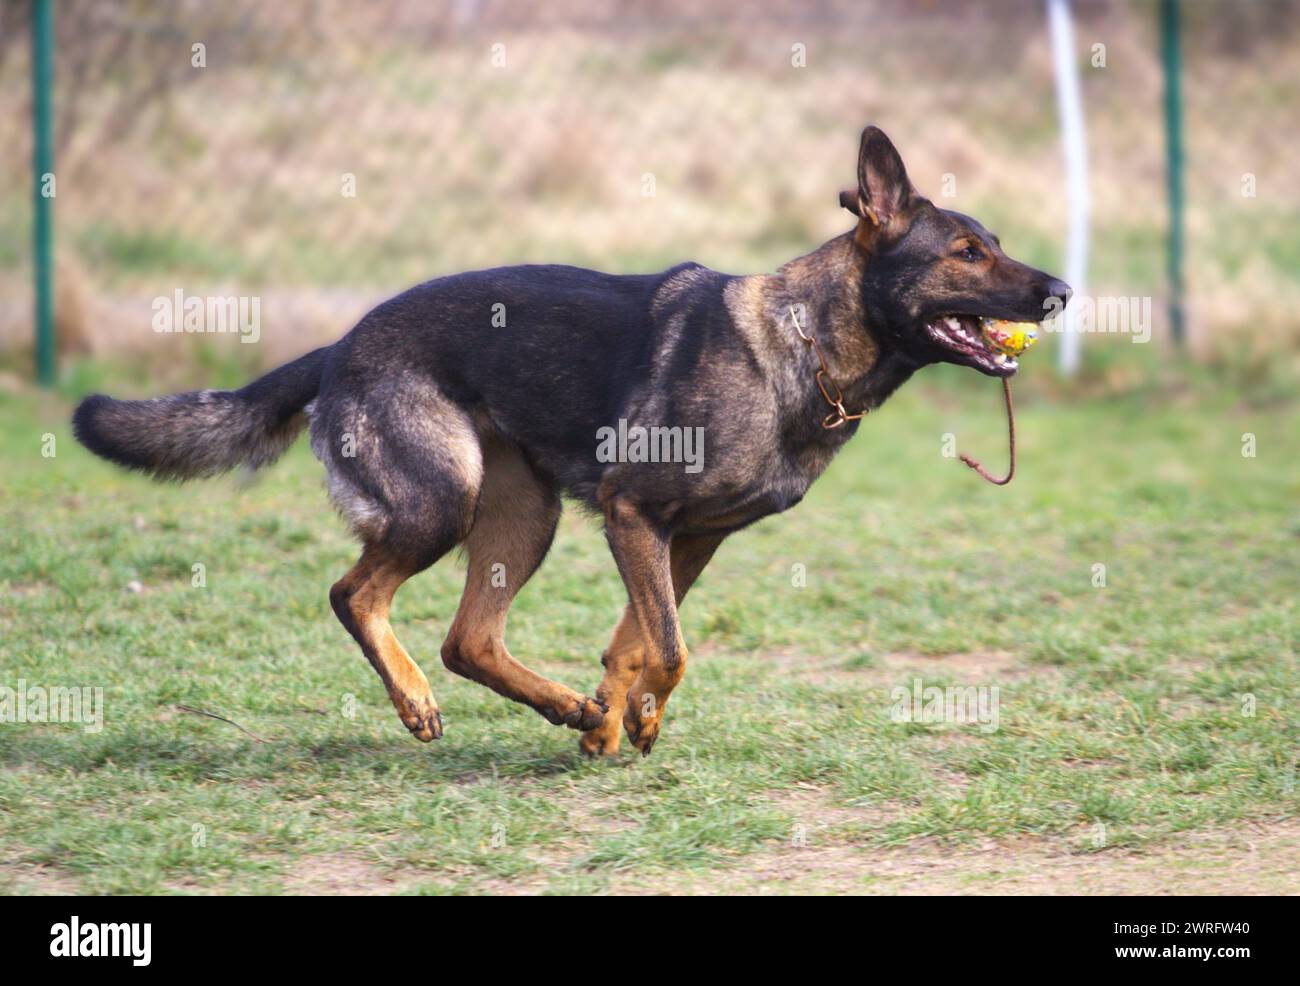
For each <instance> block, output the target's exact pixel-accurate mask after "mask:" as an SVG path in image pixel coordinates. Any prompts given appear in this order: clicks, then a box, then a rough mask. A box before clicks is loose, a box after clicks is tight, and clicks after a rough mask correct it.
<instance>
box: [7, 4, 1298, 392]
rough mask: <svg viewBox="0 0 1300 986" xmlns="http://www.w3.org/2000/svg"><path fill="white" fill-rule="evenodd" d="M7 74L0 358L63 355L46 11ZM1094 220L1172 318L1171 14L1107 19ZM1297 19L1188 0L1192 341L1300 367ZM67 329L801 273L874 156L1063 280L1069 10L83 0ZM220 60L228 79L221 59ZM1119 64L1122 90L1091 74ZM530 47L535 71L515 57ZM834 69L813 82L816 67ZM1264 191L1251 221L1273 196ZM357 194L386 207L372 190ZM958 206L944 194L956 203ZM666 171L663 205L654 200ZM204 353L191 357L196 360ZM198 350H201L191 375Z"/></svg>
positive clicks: (1096, 131) (1283, 9)
mask: <svg viewBox="0 0 1300 986" xmlns="http://www.w3.org/2000/svg"><path fill="white" fill-rule="evenodd" d="M0 9H2V10H3V12H4V21H5V23H4V34H3V36H4V37H5V38H6V39H7V40H6V42H5V43H4V44H3V46H2V47H0V128H3V138H2V139H0V179H2V180H0V233H2V234H3V242H4V245H3V249H0V338H3V339H5V340H7V341H8V342H9V343H10V345H11V346H17V347H19V349H21V347H22V346H24V345H25V343H26V340H27V339H28V338H29V337H30V334H31V293H30V292H31V289H30V250H29V247H28V244H29V242H30V215H31V213H30V203H29V198H30V193H29V188H30V146H31V145H30V133H29V126H30V118H29V109H30V91H29V66H28V63H27V58H28V51H27V44H26V31H27V23H26V17H27V5H26V4H23V3H15V4H11V5H8V6H5V7H4V8H0ZM1075 9H1076V15H1077V24H1076V29H1077V38H1076V40H1077V50H1078V58H1079V63H1080V66H1081V73H1082V85H1083V93H1084V100H1085V108H1086V114H1087V124H1088V142H1089V160H1090V168H1091V192H1092V201H1093V221H1092V228H1093V251H1092V252H1093V257H1092V276H1091V278H1090V283H1089V286H1088V287H1089V291H1090V292H1091V293H1097V294H1111V295H1135V294H1136V295H1154V296H1155V298H1156V306H1155V310H1156V314H1157V319H1158V324H1157V328H1156V331H1157V335H1158V336H1159V335H1162V334H1163V333H1164V331H1165V325H1164V313H1163V309H1162V301H1163V295H1164V291H1165V288H1164V284H1165V279H1164V244H1163V235H1164V226H1165V221H1166V218H1165V217H1166V209H1165V197H1164V196H1165V184H1164V137H1163V131H1162V118H1161V93H1162V76H1161V70H1160V62H1159V38H1158V35H1157V31H1156V12H1155V8H1154V5H1153V4H1151V3H1118V2H1113V3H1112V2H1107V3H1082V4H1076V5H1075ZM1298 23H1300V18H1298V17H1297V10H1296V7H1295V6H1294V5H1293V4H1278V3H1240V4H1223V5H1217V4H1208V3H1206V4H1200V3H1196V4H1188V5H1185V9H1184V45H1185V63H1186V70H1185V76H1184V96H1185V102H1186V120H1187V145H1188V248H1189V256H1188V265H1187V282H1188V286H1189V291H1190V296H1189V303H1190V306H1191V328H1192V332H1193V336H1194V340H1195V341H1196V343H1197V346H1198V348H1199V349H1200V350H1201V351H1203V352H1204V351H1213V350H1215V349H1219V350H1221V349H1222V348H1223V345H1222V344H1223V340H1225V339H1228V340H1231V342H1230V345H1231V346H1233V347H1236V346H1237V345H1238V343H1239V342H1240V341H1242V340H1247V341H1249V343H1250V346H1251V347H1253V348H1261V347H1262V348H1263V349H1264V350H1266V351H1269V352H1270V353H1276V352H1278V351H1286V352H1289V353H1292V354H1293V353H1294V352H1295V350H1296V348H1297V345H1296V344H1297V332H1296V329H1295V327H1294V326H1295V321H1294V319H1293V318H1292V317H1291V313H1292V312H1293V311H1294V310H1295V307H1296V302H1297V300H1300V299H1297V294H1298V293H1300V278H1298V277H1297V273H1296V271H1297V269H1298V268H1300V246H1298V245H1297V238H1296V237H1295V235H1294V233H1293V232H1292V231H1293V230H1294V229H1295V228H1296V220H1297V219H1298V218H1300V190H1298V189H1297V187H1296V184H1295V182H1294V181H1293V180H1291V179H1290V177H1289V175H1288V173H1287V171H1286V169H1285V164H1286V162H1287V150H1288V146H1289V144H1288V142H1289V140H1290V139H1291V135H1292V134H1294V132H1295V129H1296V126H1295V125H1296V110H1295V107H1296V105H1297V102H1298V99H1300V75H1298V74H1297V73H1296V72H1295V71H1294V66H1295V65H1296V64H1297V61H1298V60H1300V35H1298V34H1297V24H1298ZM57 34H58V44H57V54H56V99H55V106H56V134H57V143H58V148H57V152H58V156H57V169H56V173H57V176H58V182H59V184H58V197H57V202H56V217H57V244H58V255H59V269H60V272H61V275H62V277H61V290H60V295H59V300H60V307H61V309H62V312H61V314H62V315H63V322H64V324H70V323H71V324H72V327H73V328H74V329H75V328H77V327H78V326H79V327H80V328H81V329H82V331H83V333H84V335H85V336H86V342H87V344H88V345H89V346H90V347H91V348H92V349H93V350H94V351H96V352H98V353H115V352H123V351H126V352H132V351H137V350H138V351H140V353H141V354H142V358H145V359H148V360H152V361H154V362H156V363H157V364H158V366H157V367H156V369H158V370H160V371H161V370H164V369H165V368H166V366H167V365H169V364H174V363H175V362H176V361H177V360H182V361H187V360H188V358H187V357H185V356H183V353H185V352H187V351H191V350H192V348H193V347H192V346H191V345H190V343H192V340H185V339H184V338H178V339H174V340H173V339H167V340H163V341H162V342H161V343H160V341H159V337H158V336H157V335H155V334H154V333H153V332H152V331H151V329H150V324H149V318H150V307H149V306H150V303H151V301H152V299H153V298H154V297H156V296H158V295H168V296H169V295H171V293H172V292H173V291H174V290H175V289H177V288H181V289H183V290H184V291H186V292H187V293H190V294H205V293H214V292H223V293H243V294H257V295H259V296H260V297H261V298H262V304H263V317H264V333H263V338H264V343H265V344H264V345H261V346H254V347H244V348H245V349H248V350H255V351H256V352H255V353H242V352H241V353H238V354H237V355H239V356H240V357H241V358H242V359H244V360H245V361H246V362H258V363H263V364H265V363H267V362H272V361H274V360H276V359H279V358H281V357H282V356H284V355H285V354H287V353H290V352H294V351H299V350H302V349H304V348H306V347H307V346H308V345H310V344H312V343H314V342H316V341H319V340H321V339H328V338H333V337H335V336H337V335H338V334H340V333H341V332H343V331H346V329H347V328H348V327H349V326H350V325H351V323H352V322H353V321H354V320H355V319H356V318H357V317H358V316H359V315H360V314H361V313H362V312H363V311H364V310H365V309H366V307H368V306H369V305H370V304H371V303H373V302H374V301H375V300H377V299H378V298H380V297H382V296H384V295H386V294H388V293H391V292H393V291H395V290H398V289H400V288H402V287H405V286H408V285H410V284H412V283H416V282H418V281H421V280H424V279H426V278H428V277H431V276H434V275H437V274H440V273H446V272H451V271H455V270H462V269H468V268H473V267H483V266H491V265H495V264H503V263H512V262H523V261H537V262H551V261H562V262H572V263H578V264H582V265H586V266H593V267H599V268H604V269H610V270H619V271H632V270H647V269H656V268H661V267H663V266H666V265H668V264H671V263H674V262H677V261H680V260H683V259H695V260H698V261H700V262H703V263H706V264H709V265H712V266H716V267H719V268H722V269H725V270H736V271H752V270H761V269H770V268H772V267H774V266H776V265H777V264H779V263H781V262H782V261H783V260H786V259H789V258H790V257H792V256H795V255H797V254H799V253H802V252H805V251H806V250H808V249H810V248H811V247H813V246H814V245H816V244H817V243H818V242H820V241H822V240H823V239H825V238H827V237H829V236H831V235H834V234H835V233H837V232H840V231H841V230H842V229H844V228H845V226H846V216H845V214H844V213H843V212H841V211H839V210H838V209H837V208H836V205H835V193H836V191H837V190H838V189H839V188H840V187H842V186H844V185H846V184H848V183H849V182H850V181H851V179H852V176H853V156H854V151H855V142H856V138H857V133H858V131H859V129H860V128H861V126H862V125H863V124H864V123H865V122H867V121H874V122H876V123H878V124H880V125H881V126H883V127H884V128H885V129H886V130H887V131H888V132H889V133H890V134H891V135H892V136H893V137H894V139H895V141H896V142H897V144H898V145H899V147H900V148H901V149H902V151H903V153H904V156H905V158H906V160H907V161H908V164H909V168H910V169H911V173H912V176H913V179H914V180H915V182H916V183H917V185H918V186H919V187H920V188H921V190H922V191H923V192H925V193H926V194H929V195H931V196H933V197H936V198H937V199H938V200H939V201H940V202H941V203H942V204H944V205H946V206H950V207H953V208H957V209H960V210H962V211H967V212H971V213H973V214H976V215H978V216H980V217H981V218H983V219H985V220H986V221H987V222H988V223H989V225H991V226H993V227H994V228H995V229H997V230H998V231H999V232H1000V234H1001V235H1002V238H1003V241H1004V242H1005V244H1006V245H1007V247H1008V249H1009V250H1010V252H1012V253H1013V254H1014V255H1020V256H1023V257H1024V258H1025V259H1027V260H1029V261H1031V262H1034V263H1037V264H1041V265H1043V266H1047V267H1052V268H1056V269H1059V268H1060V265H1061V262H1062V252H1063V244H1064V223H1065V195H1064V174H1063V162H1062V155H1061V150H1060V139H1059V129H1058V125H1057V116H1056V103H1055V89H1054V82H1053V76H1052V65H1051V60H1050V51H1049V45H1048V35H1047V26H1046V21H1045V16H1044V11H1043V5H1042V4H1041V3H1039V2H1036V0H1023V2H1022V0H1014V2H1012V0H1008V2H1001V3H993V4H987V5H986V4H975V3H965V2H954V3H939V2H929V3H905V2H889V0H886V2H874V3H862V2H858V0H853V2H828V3H819V4H815V5H812V4H798V3H774V2H769V3H760V4H757V5H743V6H742V5H735V4H724V3H719V2H711V0H699V2H675V0H674V2H625V3H613V2H606V3H575V2H563V3H551V4H547V5H545V6H543V7H538V8H535V9H534V8H533V7H532V6H531V5H524V4H509V3H493V2H472V0H462V2H457V3H446V4H439V3H432V4H430V3H417V2H407V0H390V2H385V3H376V4H367V5H365V6H356V5H351V4H345V3H336V2H322V3H287V4H257V3H251V2H242V0H240V2H230V3H223V4H219V5H214V4H198V3H179V4H171V5H155V4H146V3H136V2H131V0H117V2H103V0H69V2H63V3H60V4H59V5H58V10H57ZM194 42H202V43H203V44H205V45H206V49H207V50H206V56H207V67H206V68H194V67H192V66H191V64H190V60H191V45H192V44H193V43H194ZM1094 44H1103V45H1105V49H1106V50H1105V58H1106V64H1105V67H1104V68H1098V67H1094V66H1093V65H1092V57H1093V45H1094ZM496 45H502V46H504V49H503V50H504V55H505V64H504V65H499V64H494V60H493V56H494V52H495V53H498V54H499V53H500V52H501V51H502V49H499V48H494V46H496ZM795 45H804V46H805V49H806V65H805V66H804V67H795V66H794V65H792V51H793V46H795ZM1247 172H1249V173H1251V174H1254V175H1255V176H1256V181H1257V187H1258V196H1257V197H1256V198H1246V197H1243V196H1242V195H1241V181H1242V175H1243V174H1244V173H1247ZM344 173H352V174H354V175H355V176H356V181H357V195H356V197H355V198H346V197H344V196H343V195H342V194H341V180H342V178H341V176H342V175H343V174H344ZM945 174H951V175H953V176H954V177H955V180H956V195H955V196H952V197H950V198H942V197H940V192H941V182H942V178H943V175H945ZM646 175H653V176H654V182H655V195H654V196H653V197H646V196H645V195H643V188H644V181H645V176H646ZM172 343H175V344H174V345H173V344H172ZM187 347H188V349H187Z"/></svg>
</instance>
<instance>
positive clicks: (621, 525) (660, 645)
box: [604, 495, 717, 756]
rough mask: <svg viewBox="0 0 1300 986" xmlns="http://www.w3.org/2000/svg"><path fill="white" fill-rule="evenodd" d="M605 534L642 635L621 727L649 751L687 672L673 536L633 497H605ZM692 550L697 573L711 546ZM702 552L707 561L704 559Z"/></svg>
mask: <svg viewBox="0 0 1300 986" xmlns="http://www.w3.org/2000/svg"><path fill="white" fill-rule="evenodd" d="M604 507H605V536H606V538H607V539H608V540H609V546H610V550H611V551H612V552H613V555H614V560H615V561H616V562H617V563H618V571H619V574H620V575H621V576H622V577H623V584H624V586H625V587H626V588H627V595H628V604H629V608H630V609H631V611H632V614H633V616H634V617H635V619H636V624H637V628H638V629H639V630H640V635H641V645H642V649H641V654H642V659H641V667H640V670H638V671H637V672H636V676H635V677H634V678H633V679H632V684H631V685H630V686H629V688H628V691H627V696H626V699H627V705H626V707H625V708H624V710H623V727H624V729H626V730H627V734H628V739H630V740H631V741H632V744H633V745H634V746H635V747H636V748H637V749H638V750H640V751H641V754H642V755H643V756H645V755H648V754H649V753H650V750H651V748H652V747H653V746H654V743H655V739H656V738H657V737H658V736H659V729H660V726H661V725H662V723H663V714H664V707H665V706H666V705H667V703H668V696H669V695H671V694H672V691H673V689H674V688H676V687H677V683H678V682H679V681H681V680H682V676H683V675H684V674H685V672H686V642H685V641H684V640H683V639H682V629H681V624H680V623H679V622H678V619H677V592H676V590H675V588H674V584H673V581H674V580H673V572H672V569H673V566H672V549H671V546H670V538H669V536H668V535H667V534H666V533H665V532H663V531H662V530H660V529H659V527H658V526H657V525H655V524H654V523H653V522H652V521H651V520H650V519H649V518H648V517H646V516H645V515H644V514H643V513H642V512H641V510H640V509H638V508H637V506H636V505H635V504H634V503H632V502H631V501H629V500H627V499H625V498H623V497H620V496H617V495H615V496H612V497H609V498H608V499H607V500H606V501H605V503H604ZM695 547H696V549H697V550H696V551H695V552H689V551H687V552H685V553H684V555H683V558H685V557H687V556H690V555H694V560H693V563H692V565H690V566H686V565H685V564H684V563H683V565H684V568H690V567H695V569H696V571H695V574H697V575H698V574H699V571H698V569H699V568H702V567H703V561H707V560H708V557H707V556H708V555H710V554H712V548H716V547H717V544H716V541H715V542H714V543H713V544H712V546H711V547H710V549H709V551H707V552H705V551H702V550H699V548H700V547H701V546H698V545H697V546H695ZM701 557H703V561H701V560H700V559H701Z"/></svg>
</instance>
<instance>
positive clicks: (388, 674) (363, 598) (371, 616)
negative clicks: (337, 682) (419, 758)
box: [330, 545, 442, 743]
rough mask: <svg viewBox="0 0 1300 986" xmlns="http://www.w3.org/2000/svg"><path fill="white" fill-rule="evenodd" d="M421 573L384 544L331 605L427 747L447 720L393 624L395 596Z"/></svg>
mask: <svg viewBox="0 0 1300 986" xmlns="http://www.w3.org/2000/svg"><path fill="white" fill-rule="evenodd" d="M416 571H417V569H416V568H415V567H414V566H413V565H412V564H411V563H410V562H409V561H407V560H404V559H403V558H402V557H401V556H400V555H397V554H395V553H393V552H392V551H391V550H389V549H386V548H384V547H383V546H382V545H371V546H369V547H367V548H366V549H365V551H363V552H362V554H361V560H360V561H358V562H357V563H356V565H354V566H353V567H352V570H351V571H350V572H348V574H347V575H345V576H343V578H341V579H339V581H338V582H336V583H335V584H334V587H333V588H332V589H330V605H331V606H333V608H334V612H335V614H336V615H337V616H338V618H339V621H340V622H341V623H342V624H343V626H345V627H346V628H347V631H348V633H350V634H352V636H353V638H354V639H355V640H356V642H357V643H358V644H360V645H361V652H362V653H363V654H365V655H366V659H367V660H369V661H370V664H371V666H373V667H374V669H375V670H376V671H377V672H379V677H380V678H381V679H383V682H384V687H385V688H387V689H388V697H389V698H390V699H391V700H392V702H393V707H394V708H396V709H397V714H398V716H399V717H400V718H401V720H402V723H403V725H405V726H406V728H407V729H409V730H410V731H411V734H412V735H413V736H414V737H415V738H416V739H418V740H423V741H425V742H426V743H427V742H428V741H430V740H435V739H438V738H439V737H440V736H442V715H441V714H440V713H439V711H438V703H437V702H435V701H434V699H433V692H432V691H430V690H429V679H428V678H426V677H425V676H424V672H423V671H421V670H420V666H419V665H418V664H416V663H415V662H414V661H413V660H411V657H410V655H409V654H407V653H406V651H405V649H403V647H402V645H401V644H400V643H398V642H397V637H396V636H394V634H393V628H392V626H391V625H390V624H389V622H388V609H389V605H390V604H391V603H392V600H393V593H395V592H396V591H397V588H398V586H400V585H401V584H402V583H403V582H405V581H406V580H407V579H408V578H410V577H411V576H412V575H414V574H415V572H416Z"/></svg>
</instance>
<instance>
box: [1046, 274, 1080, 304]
mask: <svg viewBox="0 0 1300 986" xmlns="http://www.w3.org/2000/svg"><path fill="white" fill-rule="evenodd" d="M1072 294H1074V292H1073V291H1071V290H1070V285H1068V284H1066V283H1065V282H1064V281H1062V280H1061V279H1060V278H1059V277H1052V278H1048V281H1047V296H1048V297H1049V298H1056V299H1057V300H1058V301H1060V302H1061V304H1062V305H1065V304H1067V303H1068V302H1069V300H1070V296H1071V295H1072Z"/></svg>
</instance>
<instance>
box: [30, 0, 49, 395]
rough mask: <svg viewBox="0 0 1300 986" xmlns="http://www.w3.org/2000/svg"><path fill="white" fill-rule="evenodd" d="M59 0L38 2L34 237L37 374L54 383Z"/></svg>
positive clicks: (34, 65)
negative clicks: (53, 185) (51, 185)
mask: <svg viewBox="0 0 1300 986" xmlns="http://www.w3.org/2000/svg"><path fill="white" fill-rule="evenodd" d="M53 8H54V3H53V0H33V3H32V172H33V173H32V189H33V196H32V238H33V240H34V243H33V247H34V248H35V257H34V259H33V268H34V275H35V281H36V283H35V285H34V288H35V297H36V313H35V314H36V379H37V381H38V382H39V383H40V384H41V386H43V387H52V386H53V385H54V216H53V212H54V202H53V200H52V199H51V197H50V196H49V195H48V194H46V184H45V183H46V178H45V176H46V175H52V174H53V173H54V144H53V141H52V139H51V136H50V131H51V126H50V117H51V115H52V109H51V105H50V104H51V102H52V92H51V88H52V83H53V77H54V10H53Z"/></svg>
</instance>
